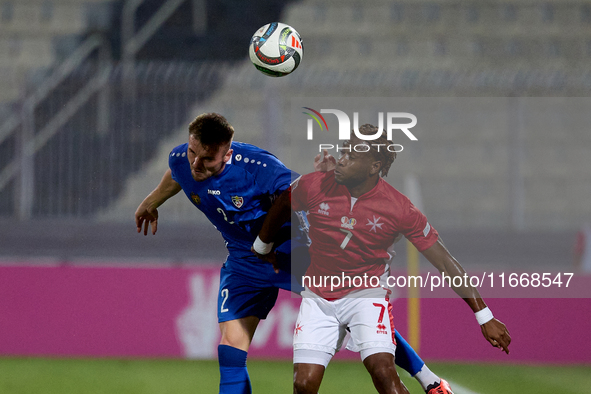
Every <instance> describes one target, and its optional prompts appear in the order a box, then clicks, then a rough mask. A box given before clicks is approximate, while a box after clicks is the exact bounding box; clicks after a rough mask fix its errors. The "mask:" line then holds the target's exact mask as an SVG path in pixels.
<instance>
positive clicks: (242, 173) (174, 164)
mask: <svg viewBox="0 0 591 394" xmlns="http://www.w3.org/2000/svg"><path fill="white" fill-rule="evenodd" d="M233 135H234V129H233V127H232V126H231V125H230V124H229V123H228V121H227V120H226V119H225V118H224V117H223V116H221V115H219V114H214V113H209V114H203V115H200V116H198V117H197V118H196V119H195V120H194V121H193V122H191V124H190V125H189V142H188V143H185V144H183V145H179V146H177V147H176V148H174V149H173V150H172V152H171V154H170V156H169V167H170V168H169V170H167V171H166V172H165V174H164V176H163V177H162V180H161V181H160V183H159V185H158V186H157V187H156V189H154V191H152V192H151V193H150V194H149V195H148V196H147V197H146V198H145V199H144V201H143V202H142V203H141V204H140V206H139V207H138V209H137V210H136V212H135V221H136V226H137V231H138V232H142V230H143V233H144V235H147V234H148V229H149V228H151V232H152V234H156V231H157V226H158V209H157V208H158V207H159V206H160V205H162V204H163V203H164V202H165V201H166V200H168V199H169V198H170V197H172V196H174V195H176V194H177V193H179V192H180V191H181V190H183V191H184V193H185V194H186V195H187V197H188V198H189V199H190V201H191V202H192V203H193V205H195V207H196V208H198V209H199V210H201V211H202V212H203V213H204V214H205V215H206V216H207V218H208V219H209V220H210V221H211V223H212V224H213V225H214V226H215V227H216V228H217V229H218V230H219V231H220V232H221V234H222V236H223V238H224V240H225V241H226V246H227V248H228V257H227V259H226V261H225V262H224V264H223V266H222V268H221V274H220V289H219V292H218V308H217V313H218V321H219V327H220V330H221V334H222V336H221V340H220V345H219V346H218V361H219V365H220V393H238V394H242V393H251V386H250V379H249V377H248V371H247V369H246V357H247V352H248V348H249V346H250V342H251V340H252V337H253V335H254V332H255V330H256V327H257V325H258V323H259V321H260V319H264V318H265V317H266V316H267V314H268V313H269V311H270V310H271V308H272V307H273V305H274V304H275V301H276V298H277V294H278V291H279V289H285V290H290V289H293V286H292V283H291V279H292V276H291V275H290V272H289V271H290V268H289V260H290V252H291V251H292V250H293V251H294V253H296V252H295V251H296V250H302V249H303V250H306V248H305V247H298V246H297V245H293V243H295V242H297V241H298V240H297V239H291V240H290V235H291V234H290V233H291V230H290V224H289V223H287V224H286V225H285V226H284V227H283V229H282V232H283V234H280V235H279V236H278V238H279V239H281V238H283V239H284V240H285V241H286V242H283V243H281V242H280V243H278V244H279V246H278V247H277V248H276V252H277V256H278V257H279V258H281V257H282V256H283V266H284V267H285V269H283V270H279V271H278V272H275V271H274V269H273V267H272V266H271V265H270V264H265V263H263V262H262V261H261V260H259V259H258V258H257V257H255V256H254V255H253V254H252V252H251V246H252V244H253V241H255V239H256V237H257V234H258V233H259V230H260V227H261V226H262V223H263V221H264V219H265V217H266V214H267V212H268V210H269V208H270V207H271V205H272V201H273V200H274V198H275V197H277V196H278V195H280V194H281V193H282V192H283V191H284V190H286V189H287V188H288V187H289V185H290V182H291V181H292V180H293V179H295V176H297V174H293V173H292V172H291V171H290V170H289V169H287V168H286V167H285V166H284V165H283V164H282V163H281V162H280V161H279V160H278V159H277V158H276V157H275V156H273V155H272V154H270V153H269V152H266V151H264V150H262V149H260V148H257V147H255V146H253V145H249V144H244V143H240V142H233V141H232V140H233ZM304 238H305V236H303V235H302V244H303V243H304V242H303V239H304ZM302 255H303V256H304V259H305V258H306V255H307V251H306V252H305V253H302ZM294 260H295V259H294ZM397 340H398V341H399V343H400V344H402V346H400V345H399V351H400V352H402V353H404V356H400V357H397V361H398V360H400V361H401V362H404V363H406V365H401V366H402V367H403V368H404V369H406V370H407V371H409V372H410V373H411V374H412V375H415V374H416V372H418V371H419V370H420V368H421V367H422V366H423V363H422V361H421V360H420V358H419V357H418V355H417V354H416V353H415V352H414V351H413V350H412V348H410V346H408V345H407V344H406V342H404V340H403V339H402V338H401V337H400V339H398V337H397ZM402 353H401V354H402ZM403 360H404V361H403ZM425 368H426V367H425ZM423 372H424V376H426V375H427V374H428V373H431V372H430V371H428V369H426V370H424V371H423Z"/></svg>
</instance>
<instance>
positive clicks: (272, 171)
mask: <svg viewBox="0 0 591 394" xmlns="http://www.w3.org/2000/svg"><path fill="white" fill-rule="evenodd" d="M260 160H261V161H262V162H263V163H264V164H265V165H264V166H263V165H257V166H256V167H254V168H253V170H254V172H253V175H254V177H255V180H256V182H257V184H258V185H259V187H260V188H261V189H262V190H264V191H265V192H266V193H268V194H269V195H274V196H277V195H279V194H281V193H282V192H283V191H284V190H286V189H287V188H288V187H289V185H290V184H291V181H292V177H293V172H292V171H291V170H290V169H289V168H287V167H286V166H285V165H284V164H283V163H282V162H281V161H280V160H279V159H278V158H277V157H275V156H273V155H272V154H270V153H269V152H265V151H261V154H260ZM296 177H297V175H296Z"/></svg>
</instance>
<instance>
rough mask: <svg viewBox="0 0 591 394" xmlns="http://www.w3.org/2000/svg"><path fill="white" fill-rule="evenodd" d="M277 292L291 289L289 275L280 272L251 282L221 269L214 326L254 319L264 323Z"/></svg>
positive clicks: (242, 276)
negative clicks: (237, 320)
mask: <svg viewBox="0 0 591 394" xmlns="http://www.w3.org/2000/svg"><path fill="white" fill-rule="evenodd" d="M279 289H284V290H288V291H289V290H290V289H291V274H290V273H289V272H286V271H280V272H279V273H278V274H274V275H273V276H271V277H267V278H260V279H256V278H252V277H247V276H244V275H242V274H240V273H238V272H235V271H231V270H229V269H228V268H226V266H222V269H221V271H220V290H219V293H218V322H219V323H222V322H225V321H229V320H235V319H241V318H243V317H248V316H256V317H258V318H259V319H265V318H266V317H267V315H268V314H269V312H270V311H271V308H273V306H274V305H275V301H276V300H277V295H278V294H279Z"/></svg>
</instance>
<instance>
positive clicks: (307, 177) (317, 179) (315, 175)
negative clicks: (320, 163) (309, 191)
mask: <svg viewBox="0 0 591 394" xmlns="http://www.w3.org/2000/svg"><path fill="white" fill-rule="evenodd" d="M334 182H335V181H334V171H327V172H322V171H316V172H311V173H309V174H304V175H302V176H300V177H299V178H298V179H297V180H296V182H294V183H295V184H296V186H297V184H299V183H301V184H303V185H306V187H311V186H312V185H315V186H318V187H322V186H323V185H327V184H330V183H334ZM292 188H293V186H292Z"/></svg>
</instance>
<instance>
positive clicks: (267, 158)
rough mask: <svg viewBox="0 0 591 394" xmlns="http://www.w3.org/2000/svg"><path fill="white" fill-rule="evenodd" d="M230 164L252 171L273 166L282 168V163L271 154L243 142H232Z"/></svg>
mask: <svg viewBox="0 0 591 394" xmlns="http://www.w3.org/2000/svg"><path fill="white" fill-rule="evenodd" d="M232 150H233V151H234V152H233V153H232V164H235V165H238V166H239V167H243V168H245V169H247V170H254V169H256V168H257V166H261V167H262V168H266V167H270V166H271V167H273V166H277V165H280V166H284V165H283V163H281V161H280V160H279V159H278V158H277V157H276V156H275V155H273V154H272V153H270V152H269V151H266V150H264V149H262V148H259V147H258V146H255V145H252V144H247V143H245V142H238V141H233V142H232Z"/></svg>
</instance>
